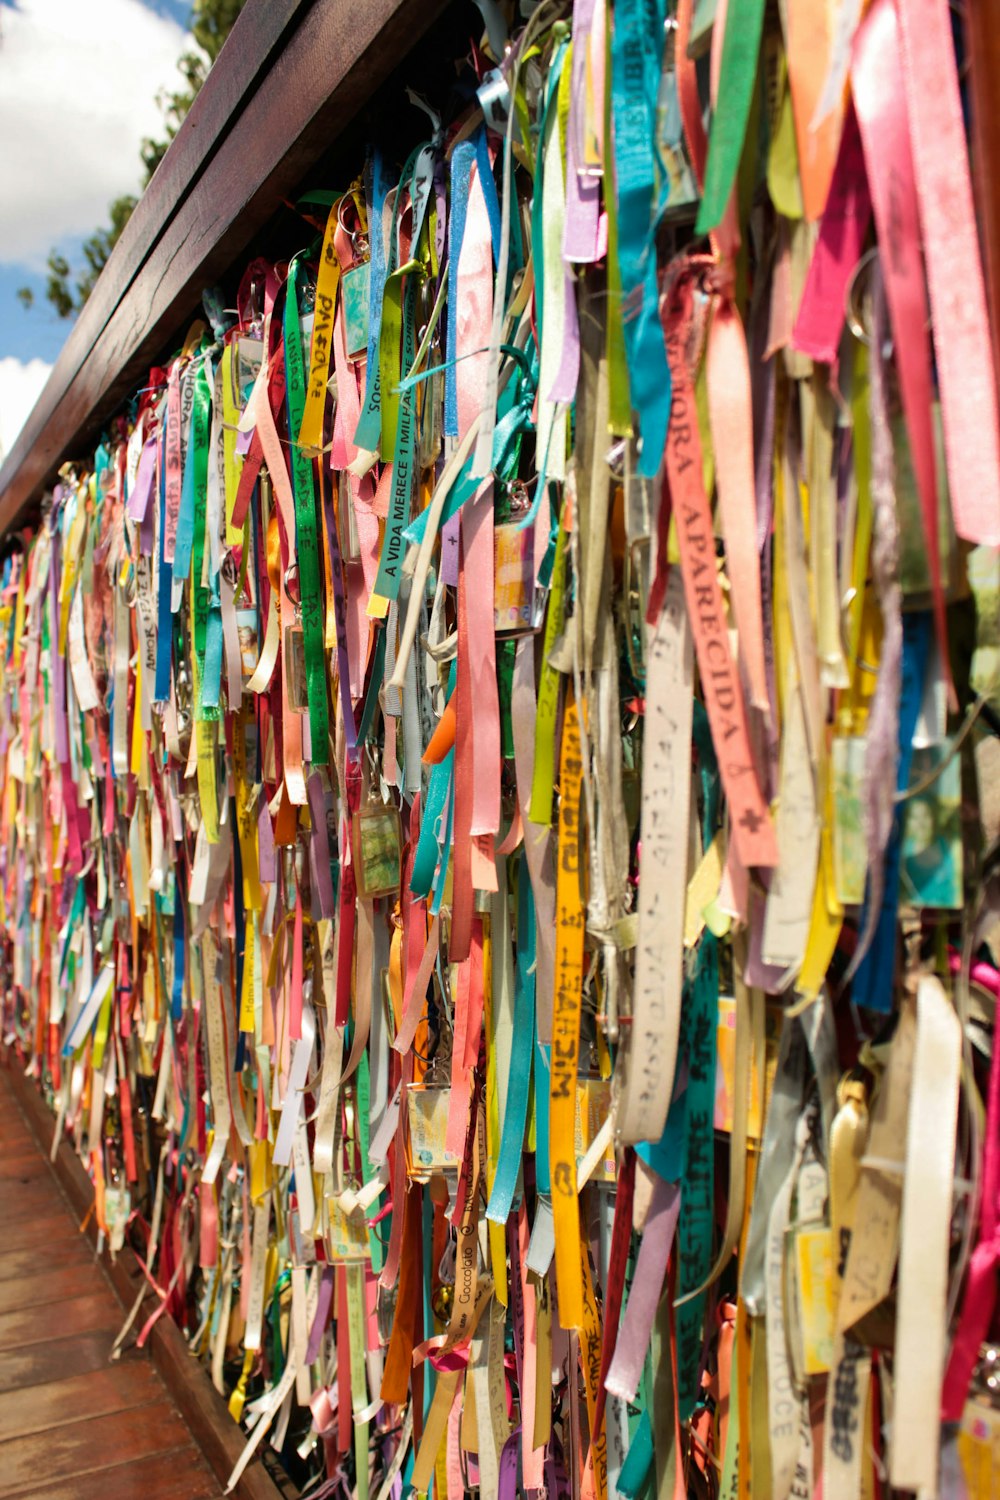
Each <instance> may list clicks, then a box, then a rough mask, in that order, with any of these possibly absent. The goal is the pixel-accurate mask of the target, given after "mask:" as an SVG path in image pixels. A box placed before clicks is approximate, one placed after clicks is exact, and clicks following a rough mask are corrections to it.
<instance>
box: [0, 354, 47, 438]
mask: <svg viewBox="0 0 1000 1500" xmlns="http://www.w3.org/2000/svg"><path fill="white" fill-rule="evenodd" d="M51 369H52V366H51V365H47V364H46V363H45V361H44V359H29V360H28V362H27V363H26V364H25V363H24V362H23V361H22V360H20V359H14V357H13V356H12V355H7V356H6V358H4V359H0V462H2V461H3V459H4V457H5V456H6V455H7V454H8V453H9V452H10V450H11V448H13V446H14V439H15V438H16V437H17V435H18V433H19V432H20V431H21V428H22V427H23V426H24V424H25V422H26V420H27V417H28V413H29V412H30V411H31V408H32V407H33V406H34V404H35V402H36V401H37V400H38V398H39V396H40V395H41V393H42V387H43V386H44V384H45V382H46V381H47V380H48V378H49V372H50V371H51Z"/></svg>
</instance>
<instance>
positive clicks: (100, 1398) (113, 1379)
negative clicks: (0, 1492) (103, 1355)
mask: <svg viewBox="0 0 1000 1500" xmlns="http://www.w3.org/2000/svg"><path fill="white" fill-rule="evenodd" d="M162 1399H163V1386H162V1384H161V1383H160V1379H159V1376H158V1375H157V1373H156V1371H155V1370H154V1369H153V1368H152V1366H151V1365H149V1364H146V1363H145V1362H143V1363H142V1364H137V1363H134V1362H132V1363H129V1364H127V1365H122V1364H117V1365H106V1366H105V1367H104V1369H102V1370H91V1371H89V1372H88V1373H86V1374H83V1375H69V1376H67V1377H66V1379H65V1380H55V1381H50V1382H47V1383H46V1384H45V1385H34V1386H26V1387H24V1388H22V1389H21V1390H16V1391H7V1392H6V1394H4V1395H2V1396H0V1443H5V1442H7V1441H8V1440H9V1439H11V1438H18V1437H27V1436H29V1435H30V1434H31V1433H33V1432H45V1431H46V1430H47V1429H48V1428H50V1427H61V1426H62V1425H63V1423H65V1422H82V1421H84V1420H85V1419H87V1418H89V1417H100V1416H109V1415H110V1414H111V1413H112V1412H117V1411H129V1410H130V1409H131V1408H132V1407H134V1406H148V1405H149V1403H150V1402H152V1401H156V1400H162ZM0 1463H2V1450H0Z"/></svg>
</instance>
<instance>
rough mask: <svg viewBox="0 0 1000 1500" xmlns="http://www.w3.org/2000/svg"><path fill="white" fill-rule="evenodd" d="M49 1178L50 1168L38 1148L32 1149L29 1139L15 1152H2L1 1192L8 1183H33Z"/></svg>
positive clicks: (0, 1166)
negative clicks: (39, 1179)
mask: <svg viewBox="0 0 1000 1500" xmlns="http://www.w3.org/2000/svg"><path fill="white" fill-rule="evenodd" d="M40 1177H41V1178H45V1179H46V1180H48V1178H49V1168H48V1163H47V1162H46V1160H45V1158H44V1156H42V1155H41V1154H40V1153H39V1151H38V1148H37V1146H36V1147H34V1148H33V1147H32V1146H31V1144H30V1143H29V1140H28V1137H27V1136H25V1144H24V1146H22V1147H20V1148H19V1149H18V1150H17V1151H16V1152H15V1151H10V1152H8V1151H0V1192H3V1184H4V1183H7V1182H33V1181H36V1180H37V1179H38V1178H40Z"/></svg>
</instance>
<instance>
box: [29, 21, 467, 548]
mask: <svg viewBox="0 0 1000 1500" xmlns="http://www.w3.org/2000/svg"><path fill="white" fill-rule="evenodd" d="M446 5H447V0H364V4H358V3H356V0H249V3H248V4H247V5H246V6H245V8H244V10H243V12H242V14H241V15H240V18H239V20H238V21H237V23H236V26H235V27H234V28H233V31H232V34H231V35H230V37H229V39H228V40H227V42H226V44H225V46H224V47H223V49H222V52H221V53H220V55H219V58H218V61H217V62H216V65H215V67H214V68H213V69H212V71H211V73H210V74H209V77H208V80H207V81H206V83H205V86H204V88H203V89H202V91H201V93H200V94H199V96H198V98H197V99H196V101H195V104H194V106H193V107H192V111H191V113H190V115H189V116H188V118H187V119H186V120H185V121H184V124H183V125H182V127H181V130H180V131H179V132H178V136H177V139H176V140H175V141H174V143H173V144H172V145H171V147H170V150H169V151H168V152H167V154H166V156H165V157H164V160H163V162H162V163H161V165H160V167H159V169H158V170H157V172H156V174H155V176H154V177H153V180H152V182H151V183H150V185H149V189H148V190H147V192H146V194H145V195H144V197H143V199H142V200H141V202H140V205H139V207H138V208H137V209H136V212H135V214H134V215H133V217H132V219H131V220H130V221H129V224H128V226H127V227H126V230H125V233H124V234H123V236H122V239H121V241H120V242H119V244H118V245H117V246H116V247H115V250H114V252H113V253H112V256H111V258H110V259H109V261H108V264H107V266H106V267H105V269H104V271H103V272H102V274H101V276H100V278H99V280H98V283H97V286H96V287H95V289H94V292H93V293H92V294H91V297H90V299H89V301H88V303H87V305H86V307H85V308H84V310H83V312H82V313H81V315H80V318H79V319H78V321H77V324H76V325H75V327H74V328H73V330H72V333H71V334H70V337H69V339H68V340H67V343H66V346H65V348H64V349H63V351H62V353H61V354H60V356H59V359H58V361H57V363H56V366H55V368H54V369H53V371H52V374H51V375H50V377H49V380H48V383H47V384H46V386H45V389H44V390H43V392H42V394H41V396H40V398H39V400H38V403H37V405H36V406H35V408H34V410H33V411H32V413H31V415H30V416H29V418H28V421H27V423H26V424H25V427H24V428H23V430H22V432H21V433H20V435H19V437H18V439H17V441H16V443H15V444H14V447H13V448H12V450H11V453H10V455H9V457H8V458H7V460H6V462H5V463H4V465H3V468H2V469H0V535H3V534H4V533H6V532H8V531H11V530H12V529H14V528H15V527H16V526H18V525H19V524H21V523H22V522H23V520H24V519H25V518H26V517H27V516H28V515H29V513H30V511H31V509H32V507H33V506H34V505H36V504H37V502H38V499H39V497H40V495H41V493H42V490H43V489H44V487H45V486H46V485H47V484H51V483H52V482H53V479H54V477H55V475H56V473H57V471H58V468H59V466H60V464H62V463H63V462H65V460H66V459H67V458H68V457H72V456H77V455H79V454H81V453H82V452H84V451H85V450H86V448H87V446H89V444H90V442H91V441H92V439H93V438H94V436H95V435H96V433H97V431H98V430H99V427H100V425H101V424H102V423H103V422H105V421H106V420H107V419H108V417H109V416H111V415H112V413H113V412H114V410H115V409H116V407H117V406H118V405H120V404H121V402H122V401H123V400H124V399H125V398H126V397H128V396H129V395H130V394H131V393H132V392H133V391H134V390H135V389H136V388H137V386H138V384H139V383H140V381H141V380H142V378H143V377H144V375H145V373H146V371H147V370H148V368H149V366H150V364H152V363H153V362H154V361H155V360H156V359H157V358H162V357H163V356H164V354H165V353H166V352H168V345H169V341H170V340H171V339H173V338H174V337H175V336H176V335H177V334H178V333H179V332H183V329H184V328H185V327H186V325H187V323H188V322H189V321H190V319H191V316H192V315H193V313H194V312H195V311H196V310H197V307H198V303H199V298H200V295H201V292H202V290H203V289H204V288H205V287H206V286H209V285H211V284H212V283H213V282H214V281H216V280H217V279H218V278H219V277H220V276H221V275H222V274H223V273H224V272H225V271H226V270H227V269H228V268H229V267H230V266H231V264H232V263H233V261H234V260H235V259H236V258H237V257H238V256H239V255H240V253H241V252H242V251H245V249H246V247H247V246H248V244H249V243H250V241H251V240H252V239H253V237H254V235H255V234H257V233H258V232H259V231H260V230H261V229H262V227H263V226H264V225H265V224H266V223H267V221H268V220H269V219H270V218H271V216H272V215H273V213H274V211H275V209H276V207H277V206H278V205H279V204H280V203H281V201H282V199H283V198H285V197H287V196H288V195H289V194H291V193H293V192H294V191H295V190H296V188H297V187H298V186H299V184H300V183H301V180H302V177H303V174H304V173H305V172H307V171H308V170H309V168H310V167H311V166H313V165H314V164H315V163H316V162H317V161H318V160H319V159H320V157H322V156H323V155H324V153H325V152H326V151H328V150H329V148H330V146H331V144H332V143H333V141H334V140H335V139H336V137H337V136H338V135H339V134H340V133H341V132H342V131H343V130H344V128H345V126H347V125H348V124H349V123H350V121H351V120H352V119H353V118H354V117H355V116H356V115H357V113H358V112H359V110H360V109H361V108H362V106H363V105H364V104H365V103H366V102H367V101H368V100H369V99H370V98H371V96H372V94H373V93H374V92H375V91H376V89H377V88H378V87H379V85H380V84H381V83H383V82H384V81H385V79H386V78H387V77H388V76H389V74H390V73H391V71H392V70H393V69H394V68H395V67H396V65H397V64H398V63H399V62H400V60H401V59H402V58H404V57H405V56H406V54H407V53H408V52H409V50H410V49H411V48H412V47H413V46H414V44H415V43H416V42H417V41H418V40H419V39H420V38H421V37H422V36H423V35H424V33H425V32H426V31H427V30H428V28H429V27H430V26H431V24H432V23H433V22H434V21H435V20H436V19H437V17H438V16H439V15H440V14H441V12H442V11H443V10H444V9H445V8H446ZM133 226H134V227H133Z"/></svg>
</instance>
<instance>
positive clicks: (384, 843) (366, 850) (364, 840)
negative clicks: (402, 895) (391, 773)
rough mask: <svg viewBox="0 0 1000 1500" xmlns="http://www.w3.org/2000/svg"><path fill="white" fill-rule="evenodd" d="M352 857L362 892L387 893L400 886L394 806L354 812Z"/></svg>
mask: <svg viewBox="0 0 1000 1500" xmlns="http://www.w3.org/2000/svg"><path fill="white" fill-rule="evenodd" d="M354 860H355V866H356V868H355V872H354V878H355V879H356V881H357V883H358V892H359V894H360V895H361V896H389V895H393V894H394V893H395V892H396V891H398V890H399V879H400V874H399V867H400V837H399V813H398V812H397V811H396V809H395V808H394V807H378V808H375V809H374V810H373V811H370V812H359V813H355V814H354Z"/></svg>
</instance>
